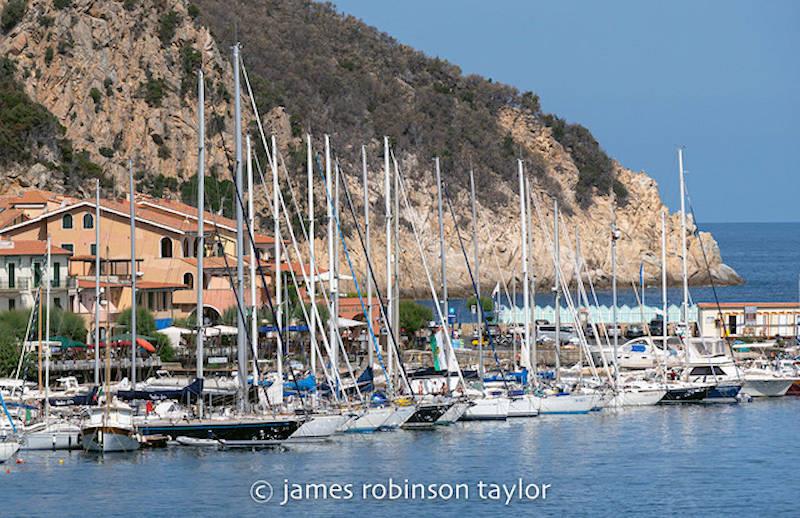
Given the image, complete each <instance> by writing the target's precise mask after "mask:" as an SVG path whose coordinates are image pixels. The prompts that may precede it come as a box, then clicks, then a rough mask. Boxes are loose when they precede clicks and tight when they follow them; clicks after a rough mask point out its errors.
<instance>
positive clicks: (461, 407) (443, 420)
mask: <svg viewBox="0 0 800 518" xmlns="http://www.w3.org/2000/svg"><path fill="white" fill-rule="evenodd" d="M469 407H470V403H468V402H466V401H464V402H462V401H458V402H456V403H453V406H451V407H450V408H448V409H447V412H445V413H444V414H442V417H440V418H439V419H437V420H436V423H435V424H437V425H440V426H449V425H451V424H453V423H455V422H456V421H458V420H459V419H461V418H462V417H463V416H464V413H465V412H466V411H467V410H468V409H469Z"/></svg>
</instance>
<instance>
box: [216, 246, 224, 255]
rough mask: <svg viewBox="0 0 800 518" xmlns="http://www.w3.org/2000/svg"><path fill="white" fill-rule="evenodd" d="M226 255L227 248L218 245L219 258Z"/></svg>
mask: <svg viewBox="0 0 800 518" xmlns="http://www.w3.org/2000/svg"><path fill="white" fill-rule="evenodd" d="M223 255H225V247H224V246H222V243H217V257H222V256H223Z"/></svg>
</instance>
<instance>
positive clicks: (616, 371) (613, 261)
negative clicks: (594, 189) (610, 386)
mask: <svg viewBox="0 0 800 518" xmlns="http://www.w3.org/2000/svg"><path fill="white" fill-rule="evenodd" d="M619 236H620V232H619V230H618V229H617V216H616V212H615V213H614V214H613V215H612V219H611V314H612V324H613V326H614V327H613V330H614V332H613V334H614V388H618V387H619V357H618V352H617V349H618V348H619V326H618V325H617V239H619Z"/></svg>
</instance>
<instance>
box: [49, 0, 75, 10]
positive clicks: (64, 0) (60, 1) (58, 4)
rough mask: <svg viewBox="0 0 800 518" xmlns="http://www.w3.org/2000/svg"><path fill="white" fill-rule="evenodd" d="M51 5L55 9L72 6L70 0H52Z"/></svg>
mask: <svg viewBox="0 0 800 518" xmlns="http://www.w3.org/2000/svg"><path fill="white" fill-rule="evenodd" d="M53 7H55V8H56V9H59V10H61V9H68V8H70V7H72V0H53Z"/></svg>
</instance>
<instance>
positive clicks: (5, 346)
mask: <svg viewBox="0 0 800 518" xmlns="http://www.w3.org/2000/svg"><path fill="white" fill-rule="evenodd" d="M19 353H20V342H19V341H18V340H16V339H15V338H14V337H12V336H9V335H5V334H4V335H2V336H0V377H10V376H11V375H12V374H13V373H14V371H15V370H16V368H17V363H18V362H19ZM3 418H4V419H5V416H3Z"/></svg>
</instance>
